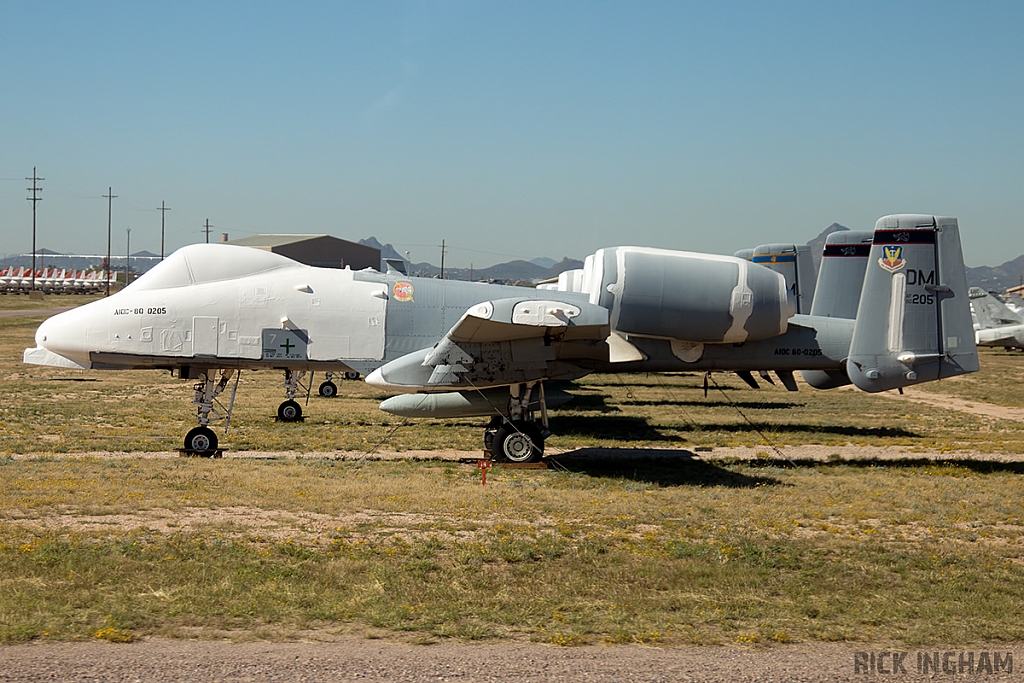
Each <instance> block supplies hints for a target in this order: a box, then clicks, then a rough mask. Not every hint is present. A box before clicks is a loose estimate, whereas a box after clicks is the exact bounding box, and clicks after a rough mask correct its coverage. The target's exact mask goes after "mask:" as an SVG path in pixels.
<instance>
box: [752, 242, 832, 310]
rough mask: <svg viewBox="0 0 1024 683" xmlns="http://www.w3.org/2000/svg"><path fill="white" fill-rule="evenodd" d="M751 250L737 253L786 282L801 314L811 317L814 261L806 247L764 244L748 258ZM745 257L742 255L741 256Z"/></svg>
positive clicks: (802, 245)
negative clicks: (772, 271) (779, 275)
mask: <svg viewBox="0 0 1024 683" xmlns="http://www.w3.org/2000/svg"><path fill="white" fill-rule="evenodd" d="M746 253H747V250H743V251H739V252H736V257H737V258H745V259H747V260H749V261H753V262H754V263H757V264H760V265H762V266H764V267H766V268H768V269H769V270H774V271H775V272H777V273H780V274H781V275H782V277H784V278H786V287H787V288H788V289H789V291H790V292H792V293H793V297H794V299H795V300H796V312H797V313H810V312H811V302H812V301H814V257H813V256H812V255H811V248H810V247H808V246H807V245H806V244H762V245H761V246H759V247H757V248H755V249H754V250H752V252H751V253H750V257H749V258H748V257H747V256H746ZM741 254H742V255H741Z"/></svg>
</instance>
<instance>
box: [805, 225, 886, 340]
mask: <svg viewBox="0 0 1024 683" xmlns="http://www.w3.org/2000/svg"><path fill="white" fill-rule="evenodd" d="M873 237H874V233H873V232H870V231H867V230H843V231H841V232H834V233H832V234H831V235H829V236H828V237H826V238H825V249H824V250H823V251H822V254H821V266H820V268H819V269H818V282H817V285H815V287H814V302H813V303H812V304H811V315H820V316H826V317H830V318H848V319H850V320H853V319H854V318H856V317H857V306H858V305H859V304H860V292H861V289H862V288H863V286H864V272H865V270H866V269H867V264H868V255H869V254H870V253H871V240H872V238H873Z"/></svg>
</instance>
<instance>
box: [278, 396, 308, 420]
mask: <svg viewBox="0 0 1024 683" xmlns="http://www.w3.org/2000/svg"><path fill="white" fill-rule="evenodd" d="M277 419H279V420H281V422H298V421H299V420H301V419H302V406H300V405H299V404H298V403H296V402H295V401H291V400H289V401H285V402H284V403H282V404H281V405H279V406H278V407H277Z"/></svg>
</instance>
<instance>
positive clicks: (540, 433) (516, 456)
mask: <svg viewBox="0 0 1024 683" xmlns="http://www.w3.org/2000/svg"><path fill="white" fill-rule="evenodd" d="M535 391H536V394H537V395H536V397H535V398H532V399H531V397H533V394H534V392H535ZM509 393H510V396H509V403H508V417H507V418H506V417H499V416H495V417H492V418H491V421H490V423H489V424H488V425H487V427H486V428H485V429H484V447H485V448H486V449H487V450H488V451H490V453H491V457H492V458H494V460H496V461H498V462H514V463H528V462H537V461H539V460H540V459H541V458H542V457H543V456H544V437H545V436H547V435H548V434H550V431H548V410H547V403H546V402H545V400H544V385H543V384H541V383H540V382H533V383H531V384H513V385H512V386H510V387H509ZM538 404H539V405H538ZM536 407H539V408H540V412H541V422H540V424H539V425H538V423H537V421H536V419H535V416H534V412H535V409H536Z"/></svg>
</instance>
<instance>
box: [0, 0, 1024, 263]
mask: <svg viewBox="0 0 1024 683" xmlns="http://www.w3.org/2000/svg"><path fill="white" fill-rule="evenodd" d="M1022 36H1024V3H1019V2H1012V3H1011V2H985V3H970V4H968V3H946V2H938V1H935V2H878V3H873V2H855V3H852V2H851V3H840V2H820V1H818V2H779V3H772V2H715V3H706V2H694V3H688V2H596V1H595V2H557V1H555V2H552V1H546V2H529V1H518V0H517V1H516V2H506V3H499V2H462V1H451V2H359V3H350V2H295V3H283V2H282V3H276V2H227V1H225V2H215V3H196V2H173V3H170V2H169V3H148V2H147V3H139V2H134V3H129V2H123V3H122V2H47V1H45V0H44V1H41V2H33V3H25V2H14V1H13V0H0V141H2V142H0V145H2V146H0V252H3V253H8V254H9V253H18V252H27V251H29V250H30V248H31V204H30V202H28V201H26V200H25V198H26V197H27V196H28V193H27V192H26V191H25V188H26V187H27V186H28V185H29V183H26V181H25V180H24V179H25V177H26V176H30V175H31V174H32V168H33V166H35V167H37V168H38V172H39V175H40V176H42V177H44V178H46V180H45V181H44V182H43V183H42V186H43V187H44V190H43V193H42V197H43V201H42V202H41V203H40V204H39V206H38V212H39V213H38V223H37V226H38V228H37V229H38V237H37V239H38V244H39V245H40V246H42V247H46V248H48V249H53V250H56V251H63V252H78V253H101V252H104V251H105V249H106V221H107V203H106V200H104V199H102V198H101V195H102V194H104V193H105V192H106V190H107V187H108V186H109V187H113V192H114V194H115V195H117V199H115V200H114V201H113V233H114V245H115V246H114V252H115V253H118V252H121V253H123V250H124V244H125V237H126V230H127V229H128V228H131V231H132V251H137V250H139V249H148V250H150V251H154V252H158V251H159V248H160V241H159V240H160V237H159V234H160V232H159V231H160V212H159V211H157V210H156V207H158V206H159V205H160V202H161V201H166V202H167V206H169V207H171V209H172V210H171V211H169V212H168V213H167V244H168V251H170V250H171V249H173V248H177V247H179V246H182V245H184V244H188V243H191V242H197V241H202V240H203V239H204V236H203V234H202V232H201V228H202V224H203V222H204V221H205V220H206V219H209V221H210V223H211V224H212V225H213V226H214V228H213V231H214V234H215V239H216V237H217V236H219V234H220V233H221V232H227V233H229V234H230V235H231V236H232V237H243V236H246V235H250V234H256V233H261V232H314V233H320V232H326V233H331V234H334V235H336V236H339V237H344V238H346V239H353V240H355V239H359V238H363V237H368V236H370V235H376V236H377V237H378V238H379V239H381V241H385V242H392V243H394V244H395V246H396V247H397V248H399V250H401V251H405V250H409V251H410V252H411V256H412V258H413V260H415V261H420V260H430V261H433V262H434V263H437V262H438V260H439V249H438V248H437V247H436V246H435V245H440V243H441V240H442V239H444V240H445V241H446V243H447V244H448V245H449V246H450V247H451V249H450V251H449V257H448V258H449V261H448V263H450V264H452V265H457V266H468V265H469V264H470V263H474V264H475V265H476V266H478V267H480V266H485V265H490V264H492V263H496V262H500V261H506V260H509V259H511V258H516V257H526V258H532V257H535V256H551V257H554V258H556V259H557V258H561V257H562V256H571V257H575V258H582V257H583V256H585V255H587V254H589V253H591V252H592V251H594V250H595V249H597V248H600V247H603V246H611V245H616V244H636V245H643V246H656V247H664V248H673V249H689V250H695V251H710V252H715V253H732V252H733V251H735V250H736V249H740V248H743V247H753V246H756V245H757V244H761V243H765V242H786V241H793V242H798V243H802V242H805V241H807V240H808V239H810V238H812V237H814V236H815V235H816V234H818V232H820V231H821V230H822V229H823V228H825V227H826V226H828V225H829V224H830V223H832V222H839V223H842V224H844V225H846V226H848V227H850V228H853V229H871V228H872V227H873V225H874V221H875V220H876V219H877V218H878V217H879V216H882V215H884V214H887V213H901V212H920V213H934V214H940V215H952V216H956V217H958V218H959V219H960V225H961V231H962V234H963V236H964V251H965V256H966V260H967V262H968V265H983V264H985V265H997V264H1000V263H1002V262H1004V261H1006V260H1008V259H1010V258H1013V257H1015V256H1017V255H1019V254H1021V253H1024V231H1022V230H1021V221H1020V214H1021V209H1022V208H1024V207H1022V204H1024V199H1022V198H1024V131H1022V121H1024V116H1022V114H1024V39H1022Z"/></svg>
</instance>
